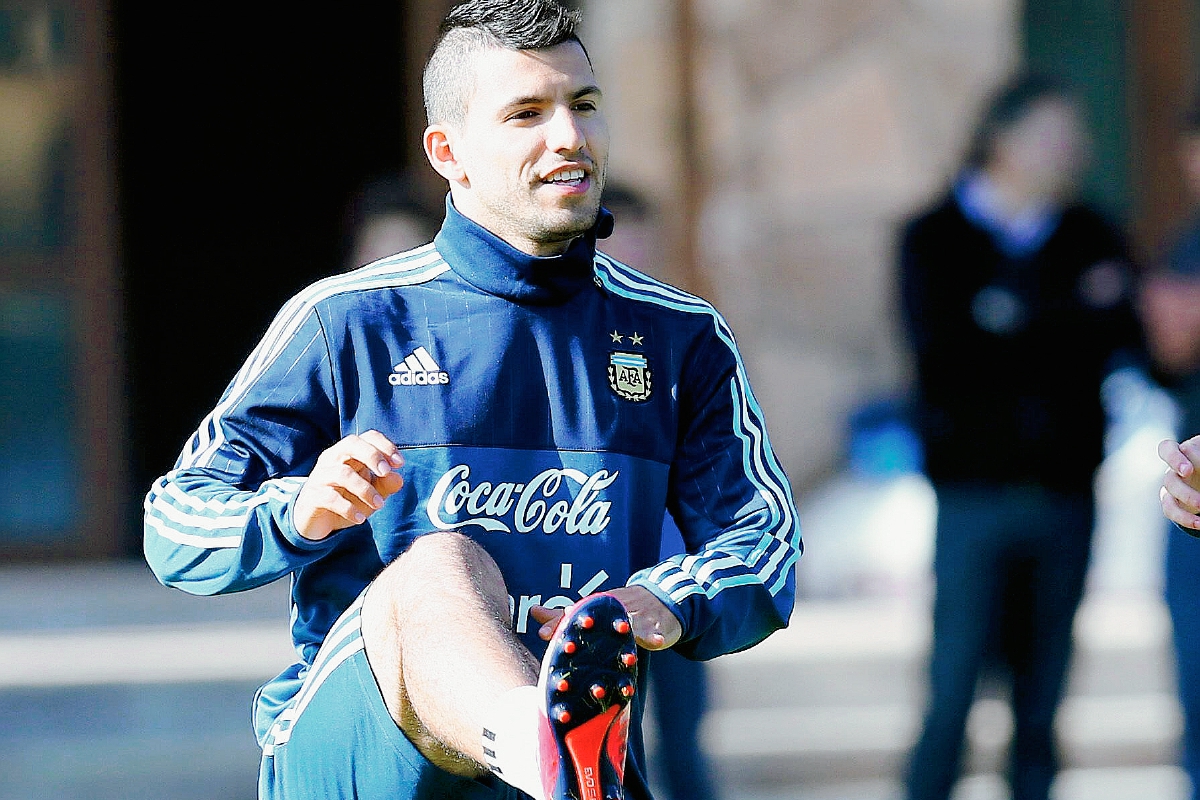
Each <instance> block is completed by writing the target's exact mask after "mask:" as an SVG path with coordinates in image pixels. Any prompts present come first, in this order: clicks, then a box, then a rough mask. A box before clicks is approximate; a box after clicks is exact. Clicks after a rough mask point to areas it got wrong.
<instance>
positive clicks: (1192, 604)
mask: <svg viewBox="0 0 1200 800" xmlns="http://www.w3.org/2000/svg"><path fill="white" fill-rule="evenodd" d="M1179 156H1180V162H1181V163H1180V166H1181V168H1182V172H1183V175H1184V179H1185V181H1186V183H1187V187H1188V190H1189V193H1190V194H1191V196H1192V198H1193V202H1194V203H1195V204H1196V205H1197V207H1198V208H1197V210H1196V212H1195V213H1194V214H1193V216H1192V218H1191V219H1190V220H1189V221H1188V222H1187V223H1186V224H1185V225H1184V226H1183V227H1182V228H1181V229H1180V230H1178V231H1177V232H1176V234H1175V235H1174V236H1173V237H1172V238H1171V242H1170V244H1169V246H1168V248H1167V249H1166V251H1165V253H1164V255H1163V257H1162V258H1161V259H1160V260H1159V261H1158V263H1156V264H1155V265H1154V269H1153V270H1152V271H1151V273H1150V274H1149V275H1148V276H1147V277H1146V281H1145V283H1144V286H1143V291H1142V294H1141V307H1142V313H1143V319H1144V320H1145V322H1146V335H1147V340H1148V341H1149V344H1150V352H1151V355H1152V356H1153V358H1154V364H1155V367H1156V374H1155V377H1156V378H1157V379H1158V380H1159V382H1160V383H1161V384H1162V385H1163V386H1164V387H1165V388H1166V389H1167V390H1168V391H1169V392H1170V393H1171V396H1172V397H1173V398H1174V399H1175V401H1176V403H1177V405H1178V407H1179V411H1180V419H1179V428H1180V430H1181V431H1184V432H1185V433H1195V432H1197V431H1200V102H1197V103H1196V104H1195V105H1193V107H1192V108H1191V109H1190V110H1189V112H1188V114H1187V116H1186V117H1185V118H1184V120H1183V125H1182V129H1181V131H1180V142H1179ZM1171 445H1174V443H1173V442H1172V443H1171ZM1189 532H1190V533H1192V535H1191V536H1188V535H1186V534H1185V533H1184V532H1183V531H1181V530H1176V529H1174V528H1173V527H1172V528H1170V529H1169V530H1168V531H1167V547H1166V574H1165V577H1166V586H1165V594H1166V601H1167V608H1168V609H1169V610H1170V612H1171V624H1172V627H1173V630H1174V645H1175V664H1176V675H1177V681H1178V692H1179V701H1180V706H1181V707H1182V709H1183V723H1184V725H1183V766H1184V769H1185V771H1186V772H1187V774H1188V777H1189V779H1190V780H1191V783H1192V794H1191V797H1192V798H1193V800H1195V798H1197V797H1198V796H1200V792H1198V791H1197V789H1198V788H1200V583H1198V582H1197V580H1196V576H1197V575H1200V541H1197V539H1196V538H1194V537H1196V536H1200V532H1197V531H1196V530H1195V529H1194V528H1192V529H1191V530H1190V531H1189Z"/></svg>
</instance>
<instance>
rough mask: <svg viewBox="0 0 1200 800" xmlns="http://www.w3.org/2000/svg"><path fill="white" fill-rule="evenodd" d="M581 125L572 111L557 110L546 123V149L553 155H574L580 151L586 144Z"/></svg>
mask: <svg viewBox="0 0 1200 800" xmlns="http://www.w3.org/2000/svg"><path fill="white" fill-rule="evenodd" d="M581 123H582V121H581V120H580V119H579V117H578V115H577V114H576V113H575V111H574V110H573V109H571V108H569V107H562V108H559V109H557V110H556V111H555V112H554V115H553V116H552V117H551V118H550V121H549V122H548V123H547V130H546V147H547V149H549V150H551V151H553V152H555V153H575V152H578V151H580V150H582V149H583V147H584V145H586V144H587V135H586V134H585V133H584V131H583V125H582V124H581Z"/></svg>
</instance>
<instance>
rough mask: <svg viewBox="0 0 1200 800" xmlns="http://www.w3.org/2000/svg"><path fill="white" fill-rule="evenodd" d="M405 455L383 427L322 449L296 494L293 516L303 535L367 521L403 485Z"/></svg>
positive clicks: (321, 536) (322, 533) (318, 535)
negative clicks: (401, 473)
mask: <svg viewBox="0 0 1200 800" xmlns="http://www.w3.org/2000/svg"><path fill="white" fill-rule="evenodd" d="M403 464H404V456H402V455H401V454H400V450H399V448H397V447H396V445H394V444H392V442H391V441H389V440H388V438H387V437H386V436H384V435H383V434H382V433H380V432H379V431H367V432H366V433H364V434H362V435H361V436H357V435H354V434H351V435H350V436H347V437H346V438H344V439H342V440H341V441H340V442H338V443H337V444H335V445H333V446H332V447H330V448H329V449H328V450H326V451H325V452H323V453H321V455H320V457H319V458H317V463H316V465H315V466H314V467H313V471H312V473H311V474H310V475H309V476H308V479H307V480H306V481H305V482H304V486H302V487H301V489H300V492H299V494H297V495H296V500H295V506H294V507H293V509H292V519H293V521H294V522H295V524H296V530H297V531H299V532H300V535H301V536H303V537H304V538H305V539H312V540H313V541H319V540H321V539H324V538H326V537H328V536H329V535H330V534H331V533H333V532H334V531H339V530H342V529H343V528H349V527H350V526H351V525H358V524H360V523H362V522H366V520H367V517H369V516H371V515H372V514H374V513H375V512H376V511H378V510H379V509H381V508H383V502H384V501H385V500H387V498H389V497H391V496H392V495H393V494H395V493H396V492H398V491H400V487H401V486H403V485H404V479H403V478H401V477H400V474H399V473H397V472H396V471H395V470H396V468H397V467H400V466H402V465H403Z"/></svg>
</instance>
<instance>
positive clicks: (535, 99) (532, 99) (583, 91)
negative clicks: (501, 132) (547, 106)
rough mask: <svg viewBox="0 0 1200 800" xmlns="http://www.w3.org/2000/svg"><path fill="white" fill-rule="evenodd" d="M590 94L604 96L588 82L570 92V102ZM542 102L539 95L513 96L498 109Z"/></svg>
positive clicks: (542, 97) (503, 109)
mask: <svg viewBox="0 0 1200 800" xmlns="http://www.w3.org/2000/svg"><path fill="white" fill-rule="evenodd" d="M592 94H594V95H599V96H601V97H603V96H604V92H602V91H600V87H599V86H596V85H595V84H590V85H588V86H584V87H582V88H580V89H578V90H576V91H575V92H573V93H572V94H571V102H574V101H576V100H578V99H580V98H581V97H587V96H588V95H592ZM544 102H546V98H545V97H544V96H541V97H539V96H537V95H525V96H524V97H516V98H513V99H512V100H509V101H508V102H507V103H505V104H504V105H503V107H501V109H500V110H501V112H502V113H503V112H506V111H508V110H510V109H513V108H519V107H520V106H529V105H537V104H538V103H544Z"/></svg>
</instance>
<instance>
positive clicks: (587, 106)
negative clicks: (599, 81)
mask: <svg viewBox="0 0 1200 800" xmlns="http://www.w3.org/2000/svg"><path fill="white" fill-rule="evenodd" d="M598 108H599V106H597V105H596V101H594V100H580V101H579V102H578V103H576V104H575V110H576V111H583V112H592V111H596V110H597V109H598Z"/></svg>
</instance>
